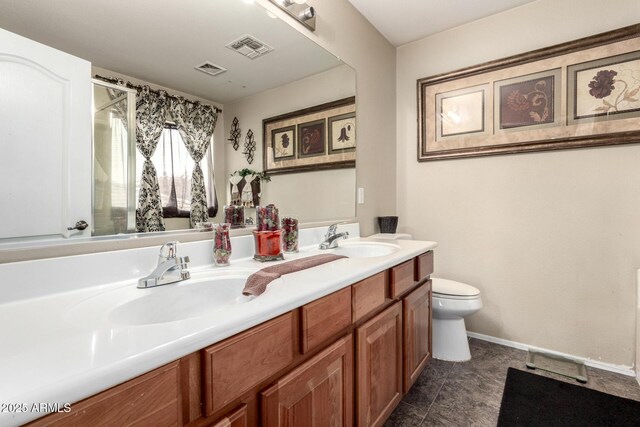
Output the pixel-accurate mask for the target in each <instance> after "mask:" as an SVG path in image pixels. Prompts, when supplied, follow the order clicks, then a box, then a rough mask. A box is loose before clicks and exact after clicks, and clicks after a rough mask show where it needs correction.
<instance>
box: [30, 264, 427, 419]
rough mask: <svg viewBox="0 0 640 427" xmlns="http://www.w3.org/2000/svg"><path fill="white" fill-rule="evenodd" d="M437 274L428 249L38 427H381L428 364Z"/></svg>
mask: <svg viewBox="0 0 640 427" xmlns="http://www.w3.org/2000/svg"><path fill="white" fill-rule="evenodd" d="M432 271H433V253H432V252H427V253H425V254H422V255H420V256H418V257H416V258H414V259H411V260H409V261H406V262H403V263H401V264H399V265H396V266H394V267H392V268H390V269H388V270H385V271H382V272H380V273H377V274H375V275H373V276H371V277H368V278H366V279H364V280H361V281H359V282H357V283H355V284H353V285H352V286H350V287H346V288H344V289H341V290H339V291H336V292H334V293H332V294H330V295H327V296H325V297H323V298H320V299H318V300H316V301H312V302H310V303H308V304H305V305H303V306H302V307H300V308H299V309H295V310H293V311H290V312H288V313H286V314H283V315H281V316H279V317H276V318H275V319H271V320H269V321H266V322H264V323H262V324H260V325H258V326H255V327H253V328H251V329H249V330H246V331H244V332H241V333H239V334H237V335H235V336H232V337H230V338H228V339H226V340H224V341H221V342H219V343H217V344H214V345H212V346H210V347H207V348H205V349H203V350H200V351H198V352H195V353H192V354H189V355H187V356H184V357H183V358H182V359H180V360H179V361H176V362H173V363H170V364H168V365H166V366H164V367H162V368H160V369H156V370H155V371H152V372H149V373H147V374H145V375H142V376H140V377H138V378H136V379H133V380H131V381H128V382H126V383H124V384H121V385H119V386H116V387H114V388H112V389H110V390H107V391H105V392H102V393H100V394H98V395H96V396H93V397H91V398H89V399H86V400H84V401H82V402H79V403H76V404H74V405H72V411H71V412H70V413H68V414H65V413H60V414H52V415H49V416H46V417H44V418H41V419H40V420H37V421H35V422H34V423H33V425H38V426H40V425H47V426H48V425H56V426H58V425H74V426H85V425H87V426H101V425H104V426H109V425H154V426H174V425H189V426H191V427H201V426H213V427H246V426H254V425H264V426H293V427H298V426H302V427H306V426H317V427H324V426H340V427H342V426H351V425H353V424H354V420H355V424H356V425H357V426H380V425H382V424H383V423H384V422H385V421H386V420H387V418H388V417H389V415H390V414H391V412H392V411H393V410H394V408H395V407H396V406H397V405H398V403H399V402H400V399H401V398H402V394H403V392H404V393H406V392H407V391H408V390H409V388H410V387H411V385H412V384H413V383H414V382H415V380H416V379H417V377H418V376H419V375H420V373H421V371H422V370H423V369H424V367H425V365H426V364H427V363H428V361H429V359H430V357H431V281H430V280H428V277H429V275H430V274H431V272H432ZM354 334H355V335H354ZM340 336H342V337H343V338H340V339H338V341H335V342H333V343H332V344H330V343H331V341H332V340H335V339H336V338H338V337H340ZM354 342H355V349H354ZM329 344H330V345H329ZM354 353H355V357H354ZM354 371H355V373H354ZM354 378H355V380H354ZM354 382H355V387H354ZM354 408H355V416H354Z"/></svg>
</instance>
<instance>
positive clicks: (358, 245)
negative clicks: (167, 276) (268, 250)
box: [67, 239, 400, 326]
mask: <svg viewBox="0 0 640 427" xmlns="http://www.w3.org/2000/svg"><path fill="white" fill-rule="evenodd" d="M354 240H355V239H354ZM399 249H400V247H399V246H397V245H394V244H390V243H382V242H375V241H367V242H364V241H361V240H360V241H354V242H349V241H348V240H346V241H344V242H341V243H340V246H338V247H337V248H334V249H329V250H319V249H318V248H317V247H315V246H314V247H307V248H301V250H300V252H299V253H298V254H297V255H296V258H303V257H306V256H312V255H317V254H320V253H332V254H336V255H344V256H346V257H349V258H372V257H383V256H387V255H391V254H393V253H394V252H397V251H398V250H399ZM242 264H243V265H246V264H245V263H242ZM256 264H257V263H256ZM263 266H264V267H266V266H268V265H263V264H260V265H259V267H260V268H262V267H263ZM255 271H257V269H256V268H235V267H234V266H233V265H232V266H231V267H224V268H211V269H207V270H202V271H196V272H192V278H191V279H188V280H184V281H182V282H178V283H174V284H170V285H165V286H158V287H154V288H149V289H138V288H137V287H136V285H135V283H133V282H132V283H126V284H123V285H120V286H118V287H117V288H116V289H111V290H108V291H105V292H102V293H100V294H98V295H95V296H93V297H91V298H88V299H86V300H84V301H82V302H80V303H78V304H77V305H75V306H74V307H72V308H71V309H70V310H69V312H68V313H67V315H68V316H69V319H77V318H78V317H77V316H79V315H80V316H86V315H89V318H91V317H92V314H93V315H96V314H97V313H102V314H103V316H98V317H100V320H101V321H105V322H109V323H111V324H114V325H123V326H142V325H153V324H158V323H169V322H178V321H185V320H189V319H193V318H198V317H202V316H206V315H208V314H211V313H213V312H216V311H221V310H226V309H230V308H233V306H237V305H240V304H243V305H244V304H251V303H252V301H255V300H257V299H259V298H260V297H247V296H244V295H242V289H243V288H244V285H245V281H246V279H247V277H248V276H249V275H251V274H252V273H254V272H255ZM93 317H95V316H93ZM82 318H87V317H82Z"/></svg>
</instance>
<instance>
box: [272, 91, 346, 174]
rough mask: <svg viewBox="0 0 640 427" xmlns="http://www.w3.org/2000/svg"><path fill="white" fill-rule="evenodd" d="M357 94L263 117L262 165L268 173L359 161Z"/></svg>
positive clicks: (333, 165) (337, 166)
mask: <svg viewBox="0 0 640 427" xmlns="http://www.w3.org/2000/svg"><path fill="white" fill-rule="evenodd" d="M355 102H356V98H355V97H350V98H345V99H340V100H338V101H333V102H328V103H326V104H321V105H316V106H313V107H309V108H305V109H303V110H298V111H293V112H291V113H287V114H282V115H280V116H276V117H270V118H268V119H264V120H263V121H262V126H263V134H262V135H263V142H262V144H263V146H262V147H263V150H262V156H263V158H262V159H263V167H264V170H265V171H266V172H268V173H269V174H278V173H292V172H301V171H307V170H319V169H338V168H352V167H355V165H356V152H355V150H356V104H355Z"/></svg>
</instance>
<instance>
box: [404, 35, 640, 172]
mask: <svg viewBox="0 0 640 427" xmlns="http://www.w3.org/2000/svg"><path fill="white" fill-rule="evenodd" d="M636 52H640V24H635V25H631V26H628V27H624V28H620V29H617V30H614V31H609V32H606V33H602V34H597V35H594V36H590V37H586V38H582V39H579V40H575V41H571V42H567V43H562V44H558V45H555V46H551V47H547V48H543V49H538V50H535V51H531V52H527V53H524V54H519V55H514V56H510V57H507V58H503V59H499V60H495V61H490V62H486V63H483V64H479V65H475V66H472V67H467V68H463V69H459V70H456V71H453V72H449V73H444V74H439V75H435V76H431V77H427V78H423V79H419V80H418V81H417V85H416V86H417V107H418V108H417V109H418V141H417V149H418V150H417V151H418V152H417V160H418V161H419V162H424V161H432V160H443V159H452V158H465V157H479V156H490V155H498V154H514V153H524V152H533V151H546V150H564V149H571V148H581V147H597V146H609V145H619V144H633V143H638V142H640V120H638V119H637V117H636V116H640V114H637V115H636V114H635V113H632V114H627V115H624V114H620V115H617V116H616V115H613V114H610V115H606V117H604V118H603V117H595V118H592V119H591V120H588V119H582V121H581V122H578V123H576V122H575V121H571V120H569V118H570V116H571V111H569V109H570V108H569V107H570V105H571V102H570V101H569V100H570V99H575V98H572V97H576V96H577V94H576V92H578V91H582V92H583V93H584V92H585V91H586V93H589V88H590V87H591V86H589V87H587V88H582V87H580V88H579V89H578V90H576V89H575V88H574V89H572V88H571V85H570V84H568V82H569V83H570V82H571V79H570V72H571V70H572V69H573V67H577V68H576V69H580V67H579V66H580V64H582V63H587V64H593V67H591V68H592V69H593V71H594V72H593V74H595V73H596V72H597V71H599V70H601V69H603V67H605V66H604V65H602V66H600V65H598V64H600V62H599V61H601V60H604V59H605V58H608V57H612V58H620V57H622V58H624V55H631V56H633V57H636V56H634V55H635V53H636ZM638 57H640V55H638ZM613 62H615V61H612V63H613ZM602 63H603V64H605V63H607V61H604V62H602ZM557 68H559V69H561V73H560V80H561V81H556V82H555V89H554V96H558V97H560V104H559V105H560V107H559V108H556V106H557V105H558V104H554V114H555V115H556V117H554V122H553V123H552V124H549V123H545V126H520V127H518V126H514V127H512V128H510V129H499V128H498V126H496V124H495V120H494V119H495V114H496V112H497V110H496V109H495V107H496V105H497V104H498V103H499V102H500V100H499V97H497V96H496V92H495V87H496V84H497V83H498V82H500V81H504V80H509V79H515V78H518V77H519V76H523V77H524V76H526V75H528V74H536V73H545V72H550V71H552V70H554V69H557ZM587 69H589V68H587ZM590 78H593V79H594V80H595V79H596V77H595V75H594V76H591V77H590ZM481 84H489V85H490V86H491V87H492V90H491V91H490V93H489V97H490V99H489V105H488V109H489V116H490V117H489V120H487V122H486V123H485V126H486V127H487V128H488V129H487V132H486V135H485V134H483V135H460V136H458V137H448V138H440V139H439V140H438V139H437V138H436V128H437V126H438V122H437V118H436V107H435V102H436V101H435V97H436V95H437V94H439V93H444V92H449V91H454V90H463V89H465V88H470V87H473V86H478V85H481ZM563 84H564V86H566V87H567V90H566V91H561V90H560V89H559V88H561V87H563ZM596 84H597V83H596ZM631 90H633V88H630V89H629V91H631ZM583 96H584V95H583ZM594 96H595V95H594ZM622 96H625V97H629V96H628V95H625V94H623V95H622ZM638 96H640V94H638ZM632 98H633V97H632ZM633 99H635V98H633Z"/></svg>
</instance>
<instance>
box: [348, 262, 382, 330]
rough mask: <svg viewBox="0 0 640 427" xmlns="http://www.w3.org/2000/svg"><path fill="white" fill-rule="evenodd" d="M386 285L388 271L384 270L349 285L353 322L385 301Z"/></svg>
mask: <svg viewBox="0 0 640 427" xmlns="http://www.w3.org/2000/svg"><path fill="white" fill-rule="evenodd" d="M388 286H389V272H388V271H386V270H385V271H382V272H380V273H378V274H376V275H375V276H371V277H369V278H366V279H364V280H362V281H360V282H358V283H356V284H355V285H353V286H351V292H352V299H353V322H354V323H355V322H357V321H358V320H360V319H362V318H363V317H365V316H366V315H367V314H369V313H371V312H372V311H374V310H375V309H376V308H378V307H381V306H382V305H383V304H384V303H385V302H386V301H387V299H388V296H387V294H388V292H387V289H388Z"/></svg>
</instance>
